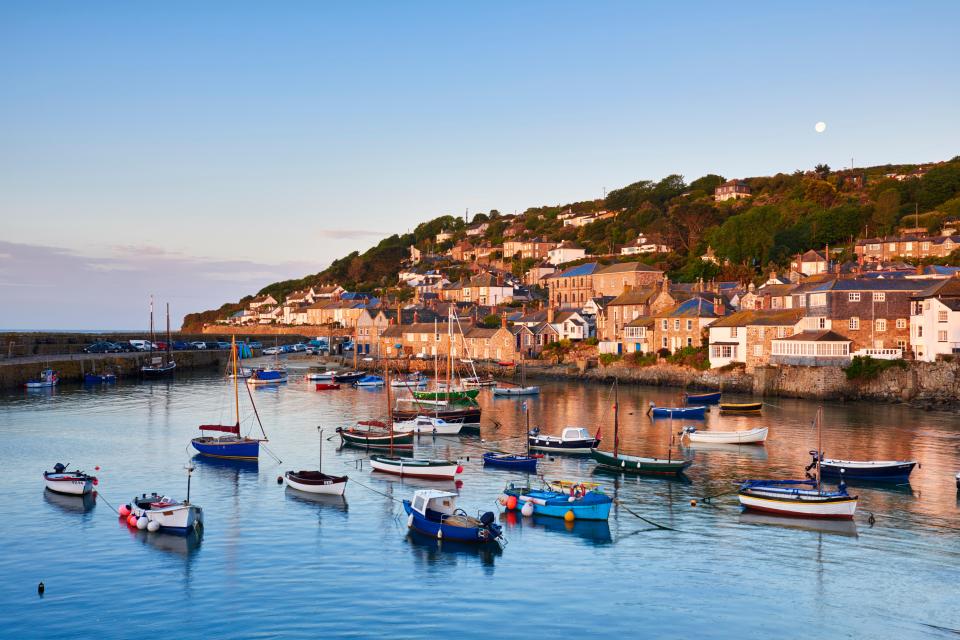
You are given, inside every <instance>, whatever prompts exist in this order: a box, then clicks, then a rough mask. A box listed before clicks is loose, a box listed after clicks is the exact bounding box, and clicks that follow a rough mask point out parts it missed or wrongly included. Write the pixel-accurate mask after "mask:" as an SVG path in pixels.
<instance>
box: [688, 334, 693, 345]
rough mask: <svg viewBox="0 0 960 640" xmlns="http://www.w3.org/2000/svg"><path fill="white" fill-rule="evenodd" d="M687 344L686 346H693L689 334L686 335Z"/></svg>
mask: <svg viewBox="0 0 960 640" xmlns="http://www.w3.org/2000/svg"><path fill="white" fill-rule="evenodd" d="M687 346H688V347H692V346H693V338H691V337H690V336H687Z"/></svg>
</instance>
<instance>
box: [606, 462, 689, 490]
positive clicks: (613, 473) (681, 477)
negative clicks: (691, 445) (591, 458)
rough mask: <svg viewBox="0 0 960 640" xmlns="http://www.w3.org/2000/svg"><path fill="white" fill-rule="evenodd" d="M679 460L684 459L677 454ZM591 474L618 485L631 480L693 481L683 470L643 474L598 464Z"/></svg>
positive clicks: (640, 481) (632, 481) (641, 481)
mask: <svg viewBox="0 0 960 640" xmlns="http://www.w3.org/2000/svg"><path fill="white" fill-rule="evenodd" d="M676 459H677V460H680V459H682V458H681V457H680V456H677V458H676ZM591 474H592V475H594V476H597V477H602V478H609V479H612V480H614V482H615V485H616V486H620V485H621V484H625V483H627V482H630V483H631V484H640V483H643V482H648V481H650V480H653V481H655V482H676V483H679V484H690V483H691V482H692V481H691V480H690V478H689V477H687V475H686V474H685V473H683V472H682V471H681V472H680V473H675V474H670V475H643V474H636V473H623V472H621V471H617V470H616V469H612V468H610V467H601V466H599V465H597V466H596V467H594V468H593V469H592V471H591Z"/></svg>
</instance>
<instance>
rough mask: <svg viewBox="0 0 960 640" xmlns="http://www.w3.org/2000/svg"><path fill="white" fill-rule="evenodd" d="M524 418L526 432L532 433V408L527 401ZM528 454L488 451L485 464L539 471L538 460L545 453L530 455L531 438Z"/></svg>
mask: <svg viewBox="0 0 960 640" xmlns="http://www.w3.org/2000/svg"><path fill="white" fill-rule="evenodd" d="M523 413H524V420H525V422H526V432H527V433H530V410H529V408H528V407H527V403H526V401H524V403H523ZM526 440H527V451H526V454H515V453H502V452H498V451H487V452H486V453H484V454H483V466H485V467H497V468H500V469H510V470H512V471H521V472H524V473H536V472H537V460H538V459H539V458H542V457H543V454H538V455H535V456H534V455H530V438H529V437H528V438H527V439H526Z"/></svg>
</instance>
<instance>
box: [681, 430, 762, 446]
mask: <svg viewBox="0 0 960 640" xmlns="http://www.w3.org/2000/svg"><path fill="white" fill-rule="evenodd" d="M768 431H769V429H768V428H767V427H757V428H756V429H744V430H742V431H713V430H710V431H699V430H697V428H696V427H684V428H683V430H682V431H681V432H680V437H682V438H686V439H687V440H689V441H690V442H707V443H714V444H763V442H764V441H766V439H767V432H768Z"/></svg>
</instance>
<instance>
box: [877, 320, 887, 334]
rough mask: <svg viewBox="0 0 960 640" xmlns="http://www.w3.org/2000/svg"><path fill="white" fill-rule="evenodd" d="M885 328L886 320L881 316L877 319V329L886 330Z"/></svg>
mask: <svg viewBox="0 0 960 640" xmlns="http://www.w3.org/2000/svg"><path fill="white" fill-rule="evenodd" d="M886 330H887V321H886V320H884V319H883V318H880V319H879V320H877V331H886Z"/></svg>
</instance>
